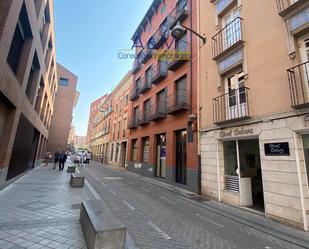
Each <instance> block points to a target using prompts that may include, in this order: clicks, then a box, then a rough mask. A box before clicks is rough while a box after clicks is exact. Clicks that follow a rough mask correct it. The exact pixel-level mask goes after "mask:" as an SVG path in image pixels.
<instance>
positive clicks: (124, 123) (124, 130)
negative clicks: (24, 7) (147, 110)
mask: <svg viewBox="0 0 309 249" xmlns="http://www.w3.org/2000/svg"><path fill="white" fill-rule="evenodd" d="M126 128H127V119H126V118H125V119H124V120H123V126H122V137H125V136H126Z"/></svg>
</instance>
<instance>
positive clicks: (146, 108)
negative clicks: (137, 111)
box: [144, 99, 151, 121]
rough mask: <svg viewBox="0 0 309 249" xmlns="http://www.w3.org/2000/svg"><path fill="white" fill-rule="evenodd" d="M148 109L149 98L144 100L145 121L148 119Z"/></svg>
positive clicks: (149, 104)
mask: <svg viewBox="0 0 309 249" xmlns="http://www.w3.org/2000/svg"><path fill="white" fill-rule="evenodd" d="M150 111H151V102H150V99H148V100H146V101H145V102H144V120H145V121H149V120H150Z"/></svg>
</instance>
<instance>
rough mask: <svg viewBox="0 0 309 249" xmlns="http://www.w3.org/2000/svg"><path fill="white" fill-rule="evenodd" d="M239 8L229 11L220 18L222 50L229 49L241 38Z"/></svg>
mask: <svg viewBox="0 0 309 249" xmlns="http://www.w3.org/2000/svg"><path fill="white" fill-rule="evenodd" d="M237 17H240V10H239V8H237V9H234V10H231V11H230V12H229V13H227V14H226V15H225V16H224V17H223V18H222V28H224V29H225V30H224V32H223V50H225V49H227V48H229V47H230V46H232V45H233V44H234V43H236V42H237V41H239V40H240V38H241V23H240V19H239V18H238V19H236V18H237Z"/></svg>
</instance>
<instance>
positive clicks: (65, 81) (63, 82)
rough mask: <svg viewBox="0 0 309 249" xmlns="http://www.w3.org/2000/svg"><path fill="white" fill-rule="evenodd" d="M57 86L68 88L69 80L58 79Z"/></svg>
mask: <svg viewBox="0 0 309 249" xmlns="http://www.w3.org/2000/svg"><path fill="white" fill-rule="evenodd" d="M59 85H61V86H68V85H69V80H68V79H66V78H62V77H60V80H59Z"/></svg>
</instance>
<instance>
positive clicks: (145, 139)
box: [143, 137, 149, 163]
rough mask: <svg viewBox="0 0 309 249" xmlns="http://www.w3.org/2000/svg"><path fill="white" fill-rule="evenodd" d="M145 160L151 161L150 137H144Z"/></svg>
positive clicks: (146, 161) (145, 161)
mask: <svg viewBox="0 0 309 249" xmlns="http://www.w3.org/2000/svg"><path fill="white" fill-rule="evenodd" d="M143 162H144V163H148V162H149V137H145V138H143Z"/></svg>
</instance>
